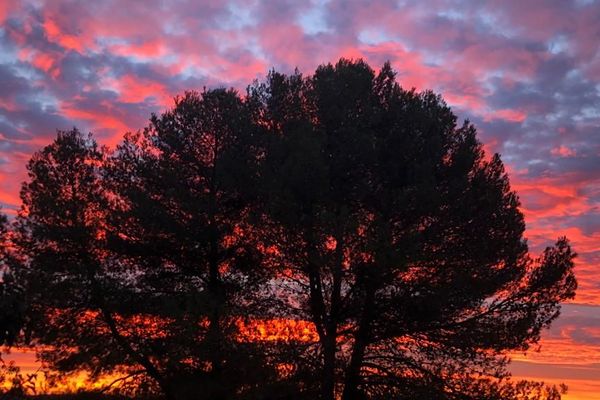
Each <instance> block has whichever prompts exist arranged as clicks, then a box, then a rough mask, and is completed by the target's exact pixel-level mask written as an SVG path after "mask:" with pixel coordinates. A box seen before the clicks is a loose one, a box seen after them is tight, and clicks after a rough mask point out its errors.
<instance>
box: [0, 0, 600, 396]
mask: <svg viewBox="0 0 600 400" xmlns="http://www.w3.org/2000/svg"><path fill="white" fill-rule="evenodd" d="M340 57H350V58H359V57H360V58H364V59H365V60H367V61H368V62H369V63H370V64H371V65H372V66H373V67H375V68H378V67H380V66H381V65H382V64H383V63H384V62H385V61H386V60H389V61H390V62H391V63H392V66H393V67H394V69H395V70H396V71H397V72H398V80H399V82H400V83H401V84H402V86H403V87H405V88H411V87H415V88H417V89H418V90H422V89H433V90H434V91H436V92H438V93H441V94H442V95H443V97H444V98H445V100H446V101H447V102H448V104H449V105H451V106H452V108H453V110H454V111H455V113H456V114H457V115H458V116H459V118H460V119H469V120H471V121H472V122H474V124H475V125H476V127H477V128H478V131H479V135H480V139H481V140H482V142H483V143H484V144H485V148H486V149H487V150H488V151H491V152H499V153H500V154H501V155H502V159H503V160H504V162H505V163H506V164H507V166H508V169H509V173H510V178H511V182H512V185H513V188H514V189H515V190H517V192H518V193H519V195H520V198H521V201H522V206H523V211H524V213H525V215H526V221H527V231H526V236H527V237H528V239H529V243H530V246H531V249H532V251H533V252H534V253H536V254H537V253H539V252H540V251H541V249H543V247H544V246H546V245H550V244H552V242H553V241H554V240H555V239H556V238H557V237H558V236H560V235H566V236H568V237H569V239H571V241H572V244H573V246H574V248H575V250H576V251H577V253H578V254H579V257H578V258H577V264H576V275H577V278H578V280H579V290H578V293H577V297H576V298H575V300H574V301H573V302H572V303H570V304H567V305H565V306H564V308H563V314H562V316H561V317H560V319H559V320H558V321H556V323H555V324H554V326H553V327H552V329H551V330H550V331H548V332H546V334H545V335H544V338H543V340H542V343H541V352H539V353H536V352H533V353H531V354H528V355H527V356H524V355H515V361H514V363H513V367H512V369H513V371H514V373H515V374H517V375H519V376H525V377H532V378H535V379H539V380H545V381H551V382H566V383H567V384H568V385H569V387H570V395H569V396H567V397H566V398H567V399H569V400H583V399H600V2H598V1H594V0H571V1H569V0H556V1H550V0H539V1H533V0H532V1H530V0H519V1H505V0H497V1H494V0H489V1H472V2H467V1H461V0H447V1H443V0H435V1H402V0H397V1H343V0H329V1H327V0H313V1H294V0H289V1H269V2H267V1H264V2H261V1H244V0H239V1H229V2H227V1H219V0H209V1H176V0H174V1H165V0H145V1H125V0H94V1H59V0H52V1H50V0H49V1H42V0H30V1H28V0H23V1H16V0H0V203H1V204H2V207H3V209H4V211H5V212H7V213H9V214H14V212H15V210H16V209H17V207H18V204H19V199H18V195H19V186H20V183H21V182H22V181H23V180H24V179H25V174H24V172H25V163H26V162H27V160H28V159H29V157H30V156H31V154H32V153H33V152H34V151H36V150H37V149H39V148H40V147H42V146H44V145H45V144H48V143H49V142H50V141H51V140H52V139H53V137H54V136H55V134H56V129H69V128H71V127H73V126H77V127H78V128H80V129H81V130H82V131H91V132H93V133H94V134H95V135H96V136H97V138H98V139H99V141H100V142H101V143H103V144H106V145H109V146H114V145H115V144H116V143H117V142H118V141H119V139H120V138H121V136H122V135H123V133H125V132H126V131H128V130H137V129H139V128H142V127H143V126H144V125H145V124H146V121H147V120H148V117H149V116H150V113H151V112H160V111H161V110H164V109H165V108H167V107H169V106H170V105H171V104H172V97H173V96H174V95H176V94H181V93H182V92H183V91H184V90H188V89H200V90H201V89H202V88H203V87H204V86H206V87H216V86H233V87H235V88H238V89H239V90H240V91H244V90H245V87H246V85H247V84H249V83H251V82H252V80H254V79H261V78H263V77H264V76H265V74H266V72H267V71H268V70H269V69H271V68H275V69H277V70H279V71H283V72H292V71H293V70H294V68H296V67H298V68H299V69H300V71H302V72H304V73H312V72H313V71H314V69H315V67H316V66H317V65H319V64H321V63H325V62H335V61H337V60H338V59H339V58H340Z"/></svg>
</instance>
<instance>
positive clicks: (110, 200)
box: [0, 59, 576, 400]
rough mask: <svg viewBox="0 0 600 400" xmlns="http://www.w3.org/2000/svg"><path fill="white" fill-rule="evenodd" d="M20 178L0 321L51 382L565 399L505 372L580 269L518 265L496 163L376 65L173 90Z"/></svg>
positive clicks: (510, 200) (189, 394)
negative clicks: (238, 85)
mask: <svg viewBox="0 0 600 400" xmlns="http://www.w3.org/2000/svg"><path fill="white" fill-rule="evenodd" d="M28 171H29V180H28V181H27V182H26V183H25V184H24V185H23V189H22V193H21V197H22V200H23V206H22V208H21V211H20V213H19V216H18V217H17V219H16V221H15V223H14V227H13V229H12V231H11V230H9V229H5V228H2V230H0V233H1V234H2V238H3V242H2V243H3V252H2V255H3V258H4V260H5V265H6V266H7V267H5V269H6V271H7V273H6V274H5V278H6V279H5V280H4V281H3V284H2V286H0V289H1V290H2V291H1V292H0V295H1V297H0V301H1V303H0V307H1V309H2V310H3V312H2V318H0V328H2V331H1V332H2V336H3V340H4V341H5V342H11V341H13V340H14V339H15V338H16V337H17V336H18V334H19V332H21V333H23V334H25V333H26V335H25V336H27V338H31V341H32V342H33V343H34V344H39V345H44V347H42V348H41V349H40V355H41V359H42V360H43V361H44V362H45V363H46V364H48V365H49V366H50V367H52V368H54V369H56V370H59V371H63V372H65V373H69V372H73V371H78V370H87V371H90V372H91V373H92V376H93V377H95V376H99V375H101V374H104V373H108V372H118V373H120V374H121V375H123V376H126V377H129V378H131V380H132V381H133V382H134V383H135V384H134V385H133V387H134V389H133V391H131V392H128V393H127V394H130V395H134V396H138V397H141V396H145V395H156V394H157V393H162V395H164V396H165V397H167V398H170V399H187V398H210V399H234V398H237V399H284V398H294V399H300V398H307V399H308V398H320V399H322V400H333V399H336V398H341V399H344V400H355V399H387V398H398V399H414V398H431V399H490V400H492V399H515V400H516V399H526V398H539V399H559V398H560V390H559V389H557V388H554V387H548V386H545V385H543V384H540V383H535V382H527V381H520V382H513V381H512V380H510V379H508V378H509V374H508V372H507V369H506V365H507V363H508V358H507V357H506V355H507V353H508V352H509V351H514V350H526V349H527V348H528V347H529V346H530V345H531V344H533V343H536V342H537V341H538V340H539V338H540V333H541V331H542V329H543V328H545V327H548V326H549V325H550V323H551V322H552V321H553V320H554V319H555V318H556V317H558V314H559V311H560V302H561V301H563V300H566V299H569V298H572V297H573V296H574V291H575V288H576V282H575V278H574V276H573V273H572V267H573V258H574V256H575V254H574V253H573V252H572V251H571V248H570V246H569V244H568V241H567V240H566V239H565V238H561V239H559V240H558V242H557V243H556V244H555V246H553V247H549V248H547V249H546V250H545V252H544V253H543V254H542V256H541V257H540V258H539V259H532V257H531V256H529V254H528V248H527V243H526V241H525V240H524V238H523V234H524V229H525V225H524V221H523V215H522V214H521V212H520V211H519V201H518V198H517V196H516V194H515V193H514V192H513V191H512V190H511V189H510V185H509V181H508V177H507V175H506V173H505V171H504V167H503V164H502V161H501V160H500V157H499V156H498V155H493V156H491V157H488V156H486V155H485V154H484V152H483V149H482V145H481V144H480V143H479V141H478V140H477V137H476V130H475V127H474V126H473V125H471V124H470V123H469V122H465V123H463V124H458V123H457V118H456V116H455V115H454V114H453V113H452V111H451V110H450V108H449V107H448V106H447V105H446V104H445V103H444V102H443V100H442V99H441V98H440V97H439V96H437V95H435V94H433V93H432V92H423V93H417V92H415V91H414V90H409V91H407V90H404V89H402V88H401V87H400V86H399V85H398V83H397V82H396V78H395V73H394V71H393V70H392V69H391V67H390V65H389V64H385V65H384V66H383V67H382V68H381V70H380V71H379V72H377V73H375V72H374V71H373V70H372V69H371V68H370V67H369V65H367V64H366V63H365V62H363V61H360V60H359V61H349V60H344V59H342V60H340V61H339V62H338V63H337V64H335V65H331V64H328V65H323V66H321V67H319V68H318V69H317V70H316V72H315V74H314V75H312V76H303V75H301V74H300V73H299V72H297V71H296V72H295V73H294V74H292V75H289V76H288V75H285V74H281V73H278V72H276V71H272V72H271V73H269V75H268V77H267V80H266V81H265V82H262V83H261V82H255V83H254V84H253V85H251V86H249V88H248V92H247V96H245V97H244V98H242V97H241V96H240V95H239V94H238V93H237V92H235V91H233V90H225V89H216V90H205V91H203V92H202V93H197V92H188V93H186V94H185V95H184V96H182V97H178V98H176V100H175V105H174V107H173V108H172V109H170V110H168V111H166V112H164V113H163V114H161V115H160V116H157V115H153V116H152V117H151V119H150V124H149V125H148V127H146V128H145V129H144V130H143V131H140V132H137V133H129V134H127V135H126V136H125V139H124V141H123V142H122V143H121V144H120V145H119V146H118V147H117V149H116V150H115V151H114V152H112V153H109V152H108V151H107V150H106V149H102V148H99V147H98V145H97V144H96V143H95V142H94V140H93V139H92V138H91V136H84V135H82V134H81V133H79V132H78V131H77V130H76V129H73V130H72V131H68V132H59V134H58V137H57V139H56V140H55V141H54V143H52V144H51V145H49V146H47V147H46V148H44V149H42V150H41V151H40V152H38V153H36V154H35V155H34V156H33V158H32V159H31V161H30V162H29V164H28ZM0 222H2V227H5V226H6V222H5V221H0ZM13 275H14V276H15V278H14V279H13V278H12V276H13ZM7 304H18V305H19V307H16V308H14V309H15V310H18V311H17V312H12V313H9V312H7V311H4V310H7V309H8V307H7V306H5V305H7ZM269 324H274V325H279V326H283V327H286V326H291V327H293V328H290V329H299V328H298V327H300V326H303V328H302V329H305V330H306V331H307V332H308V333H307V334H306V335H304V336H302V338H299V337H300V336H298V338H296V337H295V336H294V334H287V338H286V337H285V336H286V334H283V337H281V335H280V336H277V335H274V336H273V337H270V338H268V340H266V339H264V338H261V337H260V335H258V334H256V332H257V331H260V329H262V330H263V331H264V330H265V329H266V328H265V327H266V326H269ZM286 329H288V328H282V332H286ZM288 333H290V332H288ZM22 336H23V335H22ZM313 336H316V338H317V339H316V340H313V339H312V337H313ZM22 339H23V338H22ZM26 341H27V340H26ZM129 378H128V379H129Z"/></svg>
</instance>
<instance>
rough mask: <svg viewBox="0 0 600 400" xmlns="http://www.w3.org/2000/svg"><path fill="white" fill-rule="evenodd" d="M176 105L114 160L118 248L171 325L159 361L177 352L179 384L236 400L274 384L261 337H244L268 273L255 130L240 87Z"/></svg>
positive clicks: (114, 245) (174, 371) (189, 96)
mask: <svg viewBox="0 0 600 400" xmlns="http://www.w3.org/2000/svg"><path fill="white" fill-rule="evenodd" d="M175 103H176V104H175V107H174V108H173V109H172V110H170V111H167V112H165V113H164V114H162V115H161V116H160V117H158V116H153V117H152V118H151V122H150V125H149V127H148V128H146V129H145V130H144V131H143V132H142V133H140V134H134V135H129V136H128V137H127V138H126V140H125V142H124V143H123V144H122V145H121V146H119V148H118V149H117V152H116V154H115V156H114V157H113V159H112V160H111V166H110V168H109V172H108V176H109V178H108V181H109V183H108V185H109V187H110V190H111V193H112V194H113V195H114V197H115V201H114V203H115V204H114V206H113V212H111V215H110V216H109V217H108V221H110V222H109V225H110V226H111V230H112V232H109V242H110V248H111V251H112V252H113V253H114V254H118V257H119V260H120V262H121V263H122V264H124V265H129V268H130V269H131V270H135V271H139V276H138V278H137V279H136V281H137V282H138V284H139V285H141V286H142V287H143V290H144V291H145V292H146V293H147V296H146V297H147V298H149V299H150V298H153V301H154V302H156V303H157V307H158V308H159V309H160V311H158V312H159V314H160V315H163V316H164V317H165V318H168V319H169V321H170V322H169V323H168V324H167V325H166V326H165V327H164V331H165V332H168V336H169V337H170V338H172V340H169V343H170V347H168V348H166V349H165V354H164V355H163V359H164V358H165V357H168V358H172V359H171V360H170V361H169V362H168V364H169V365H168V366H165V368H167V370H168V373H169V375H171V376H172V377H171V378H170V379H171V380H174V381H175V382H176V383H175V385H176V387H177V389H176V390H177V391H180V389H181V388H182V387H184V388H187V389H186V390H189V391H191V392H190V395H192V394H194V393H195V396H193V398H197V397H198V396H199V395H200V394H202V395H205V396H207V397H208V398H212V399H224V398H232V397H233V396H234V394H235V393H236V391H239V390H240V387H242V386H244V391H246V392H248V391H251V389H250V387H254V388H256V387H257V386H260V385H262V386H265V387H266V386H268V381H267V380H268V376H267V375H268V374H266V370H267V368H266V366H265V365H261V364H260V362H259V359H260V357H259V355H260V353H257V351H256V347H258V346H260V343H252V342H248V341H240V340H239V339H238V336H239V334H240V332H239V326H238V323H239V319H240V318H241V317H242V316H244V317H245V318H249V317H252V315H253V314H256V312H257V311H256V310H257V309H258V308H260V305H259V304H256V303H255V302H253V299H254V296H253V295H254V291H255V290H257V287H258V286H259V285H260V284H261V283H262V282H263V281H264V280H265V279H266V278H267V273H266V272H267V271H266V270H265V269H263V268H261V260H260V253H259V251H258V250H257V249H256V243H255V238H254V227H253V226H252V223H251V221H250V216H251V215H250V214H251V210H252V207H253V204H254V200H253V193H252V192H253V190H254V187H255V182H256V178H257V177H256V171H257V169H256V163H257V155H256V153H255V151H253V147H252V142H251V140H252V129H251V124H249V122H250V119H249V114H248V111H247V107H246V106H245V104H244V102H243V100H242V99H241V98H240V97H239V96H238V94H237V93H236V92H234V91H231V90H213V91H205V92H203V93H201V94H198V93H195V92H189V93H186V95H185V96H183V97H181V98H177V99H176V101H175ZM147 308H148V303H145V304H144V305H143V307H142V308H141V309H139V310H138V312H146V310H147ZM250 376H252V378H251V379H250ZM258 378H260V381H256V379H258ZM249 379H250V380H252V379H254V382H250V380H249ZM252 390H254V389H252Z"/></svg>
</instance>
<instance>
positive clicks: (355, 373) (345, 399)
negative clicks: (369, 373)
mask: <svg viewBox="0 0 600 400" xmlns="http://www.w3.org/2000/svg"><path fill="white" fill-rule="evenodd" d="M374 295H375V293H374V291H373V290H372V289H371V288H369V287H367V291H366V295H365V303H364V309H363V315H362V318H361V321H360V325H359V327H358V332H357V333H356V337H355V339H354V346H353V348H352V356H351V358H350V364H349V365H348V368H347V370H346V379H345V382H344V392H343V394H342V400H359V399H361V398H362V396H361V392H360V391H359V385H360V369H361V367H362V363H363V359H364V357H365V350H366V348H367V345H368V344H369V334H370V330H371V321H372V312H373V300H374Z"/></svg>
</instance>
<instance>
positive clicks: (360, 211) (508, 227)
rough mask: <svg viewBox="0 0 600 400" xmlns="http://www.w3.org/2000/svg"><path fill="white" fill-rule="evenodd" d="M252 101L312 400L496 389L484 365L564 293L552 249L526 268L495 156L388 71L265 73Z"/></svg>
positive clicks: (354, 65) (571, 285)
mask: <svg viewBox="0 0 600 400" xmlns="http://www.w3.org/2000/svg"><path fill="white" fill-rule="evenodd" d="M252 94H253V96H254V98H255V99H256V101H257V102H259V103H261V104H262V105H263V106H262V107H263V108H264V111H263V112H262V113H260V114H259V115H260V118H261V120H260V121H259V122H260V123H261V125H262V126H264V127H265V129H266V130H267V131H268V132H269V133H268V135H269V136H270V138H271V140H270V144H269V146H268V149H267V151H266V154H267V157H266V162H265V166H264V170H265V172H264V175H265V179H264V183H265V184H266V185H265V191H264V192H265V201H263V203H262V204H264V205H265V212H266V213H267V214H268V215H269V218H270V219H271V221H272V223H273V225H274V228H273V232H274V233H275V236H274V237H273V238H272V240H273V243H274V245H276V246H277V248H278V250H279V251H280V252H281V253H282V260H283V261H282V263H281V268H282V271H284V273H285V274H287V278H288V279H289V280H292V281H294V282H296V284H295V285H294V286H293V287H292V289H291V290H290V291H291V292H292V293H293V295H298V296H300V298H301V301H299V302H298V303H299V304H301V305H302V306H301V308H300V310H299V311H298V313H299V316H300V317H308V318H310V320H312V322H313V323H314V325H315V328H316V330H317V332H318V334H319V344H320V346H319V348H318V353H317V354H316V355H315V354H313V355H312V357H315V356H316V357H317V360H318V363H319V365H320V367H319V369H320V371H321V372H320V374H321V383H320V387H321V398H322V399H334V398H336V397H337V396H338V395H341V396H342V398H344V399H361V398H390V397H395V398H482V397H481V396H482V395H481V393H482V386H486V387H488V388H489V387H490V386H489V385H486V382H488V381H486V380H484V379H472V377H473V376H476V375H479V374H480V375H481V376H482V377H490V378H496V379H499V378H501V377H504V376H505V375H506V370H505V363H506V360H505V359H503V358H502V357H498V356H500V355H502V354H505V352H506V351H507V350H517V349H518V350H524V349H527V348H528V346H529V345H530V344H531V343H533V342H536V341H537V340H538V339H539V335H540V331H541V329H542V328H543V327H547V326H548V325H549V324H550V322H551V321H552V320H554V319H555V318H556V317H557V316H558V311H559V308H560V307H559V304H558V303H559V302H560V301H562V300H564V299H568V298H571V297H572V296H573V295H574V290H575V286H576V285H575V280H574V277H573V274H572V271H571V268H572V258H573V256H574V254H573V253H572V252H571V250H570V248H569V246H568V243H567V242H566V240H565V239H561V240H559V241H558V242H557V244H556V246H555V247H553V248H548V249H547V250H546V251H545V253H544V255H543V257H542V258H541V259H540V260H531V259H530V258H529V256H528V255H527V245H526V242H525V241H524V240H523V237H522V235H523V231H524V223H523V216H522V214H521V212H520V211H519V209H518V206H519V203H518V199H517V197H516V195H515V194H514V192H512V191H511V190H510V187H509V183H508V178H507V176H506V174H505V172H504V169H503V166H502V162H501V161H500V158H499V157H498V156H497V155H494V156H493V157H492V158H491V159H486V158H485V156H484V153H483V150H482V148H481V144H480V143H479V142H478V141H477V139H476V135H475V134H476V132H475V128H474V127H473V126H472V125H470V124H469V123H468V122H466V123H464V124H463V125H461V126H457V124H456V117H455V116H454V115H453V114H452V112H451V110H450V109H449V108H448V107H447V106H446V105H445V103H444V102H443V101H442V100H441V98H440V97H438V96H436V95H434V94H433V93H431V92H424V93H420V94H418V93H415V92H414V91H405V90H403V89H401V88H400V87H399V85H398V84H397V83H396V82H395V76H394V73H393V71H392V70H391V68H390V66H389V64H386V65H385V66H384V67H383V68H382V69H381V71H380V72H379V73H378V74H375V73H374V72H373V71H372V70H371V68H370V67H369V66H368V65H367V64H366V63H364V62H362V61H358V62H351V61H347V60H341V61H340V62H338V63H337V64H336V65H335V66H332V65H326V66H322V67H320V68H319V69H317V71H316V73H315V75H314V76H312V77H308V78H303V77H302V76H301V75H299V74H298V73H296V74H294V75H292V76H289V77H288V76H284V75H282V74H278V73H275V72H273V73H271V74H270V76H269V79H268V81H267V83H266V84H263V85H255V86H254V87H253V92H252ZM490 390H491V389H490ZM499 390H500V389H499ZM503 390H504V389H503ZM514 393H517V391H515V392H514ZM486 397H490V398H492V397H493V396H491V394H490V395H486Z"/></svg>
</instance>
